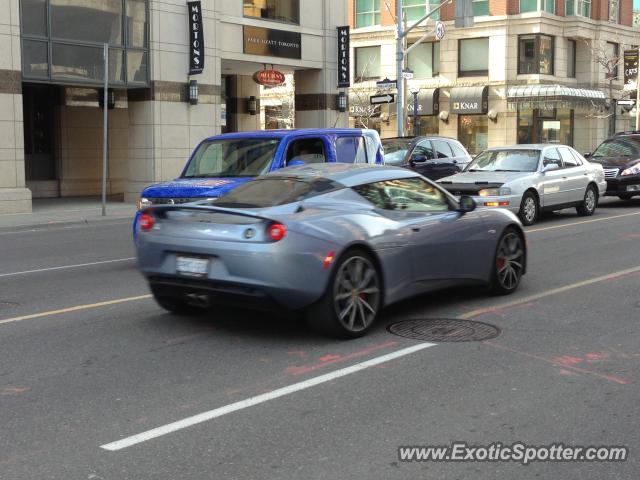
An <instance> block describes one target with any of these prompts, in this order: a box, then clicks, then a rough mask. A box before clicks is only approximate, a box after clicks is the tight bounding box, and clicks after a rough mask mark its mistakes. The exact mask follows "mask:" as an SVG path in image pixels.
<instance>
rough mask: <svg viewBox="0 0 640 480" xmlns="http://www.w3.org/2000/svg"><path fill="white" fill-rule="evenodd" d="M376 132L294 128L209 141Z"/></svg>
mask: <svg viewBox="0 0 640 480" xmlns="http://www.w3.org/2000/svg"><path fill="white" fill-rule="evenodd" d="M372 132H375V130H371V129H363V128H294V129H278V130H257V131H253V132H233V133H223V134H221V135H213V136H211V137H208V138H207V140H225V139H235V138H278V139H281V138H284V137H295V136H300V135H354V134H358V133H359V134H368V135H372V134H373V133H372Z"/></svg>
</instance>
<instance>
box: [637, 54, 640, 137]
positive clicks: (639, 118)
mask: <svg viewBox="0 0 640 480" xmlns="http://www.w3.org/2000/svg"><path fill="white" fill-rule="evenodd" d="M638 58H639V59H640V47H638ZM639 61H640V60H639ZM638 70H640V68H638V69H637V70H636V131H638V130H640V84H639V83H638V80H640V72H638Z"/></svg>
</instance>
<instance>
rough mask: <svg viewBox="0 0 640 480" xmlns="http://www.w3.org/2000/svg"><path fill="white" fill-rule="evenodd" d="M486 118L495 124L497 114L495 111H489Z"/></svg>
mask: <svg viewBox="0 0 640 480" xmlns="http://www.w3.org/2000/svg"><path fill="white" fill-rule="evenodd" d="M487 118H489V120H491V121H492V122H493V123H497V122H498V112H496V111H495V110H489V111H488V112H487Z"/></svg>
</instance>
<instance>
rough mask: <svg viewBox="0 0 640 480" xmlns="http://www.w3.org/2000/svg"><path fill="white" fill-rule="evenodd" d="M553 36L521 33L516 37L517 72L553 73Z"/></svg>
mask: <svg viewBox="0 0 640 480" xmlns="http://www.w3.org/2000/svg"><path fill="white" fill-rule="evenodd" d="M553 44H554V42H553V37H550V36H548V35H521V36H520V37H519V39H518V73H519V74H530V73H535V74H545V75H553Z"/></svg>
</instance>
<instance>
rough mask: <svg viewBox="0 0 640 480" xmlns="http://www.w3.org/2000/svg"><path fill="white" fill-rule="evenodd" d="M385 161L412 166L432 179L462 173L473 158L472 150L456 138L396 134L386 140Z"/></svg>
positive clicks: (411, 167)
mask: <svg viewBox="0 0 640 480" xmlns="http://www.w3.org/2000/svg"><path fill="white" fill-rule="evenodd" d="M382 145H383V147H384V163H385V164H386V165H395V166H398V167H405V168H410V169H411V170H415V171H416V172H418V173H419V174H421V175H424V176H425V177H427V178H430V179H431V180H437V179H439V178H442V177H448V176H449V175H453V174H454V173H458V172H461V171H462V170H464V168H465V167H466V166H467V165H468V164H469V162H470V161H471V156H470V155H469V152H467V150H466V149H465V148H464V147H463V146H462V144H461V143H460V142H459V141H458V140H455V139H453V138H446V137H438V136H421V137H394V138H385V139H383V140H382Z"/></svg>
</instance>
